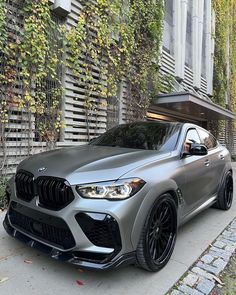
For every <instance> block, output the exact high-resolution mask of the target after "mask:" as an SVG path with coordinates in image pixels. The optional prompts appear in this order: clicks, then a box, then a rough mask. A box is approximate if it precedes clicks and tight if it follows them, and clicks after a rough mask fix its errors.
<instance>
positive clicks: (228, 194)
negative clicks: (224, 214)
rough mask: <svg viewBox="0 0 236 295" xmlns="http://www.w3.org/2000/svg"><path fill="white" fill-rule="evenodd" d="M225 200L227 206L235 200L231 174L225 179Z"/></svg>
mask: <svg viewBox="0 0 236 295" xmlns="http://www.w3.org/2000/svg"><path fill="white" fill-rule="evenodd" d="M225 202H226V206H227V208H230V207H231V205H232V202H233V178H232V176H231V175H227V178H226V181H225Z"/></svg>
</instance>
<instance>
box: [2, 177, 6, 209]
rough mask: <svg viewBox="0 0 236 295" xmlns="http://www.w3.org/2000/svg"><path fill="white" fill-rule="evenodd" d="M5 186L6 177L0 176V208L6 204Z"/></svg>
mask: <svg viewBox="0 0 236 295" xmlns="http://www.w3.org/2000/svg"><path fill="white" fill-rule="evenodd" d="M6 186H7V179H6V178H0V209H5V208H6V206H7V197H6Z"/></svg>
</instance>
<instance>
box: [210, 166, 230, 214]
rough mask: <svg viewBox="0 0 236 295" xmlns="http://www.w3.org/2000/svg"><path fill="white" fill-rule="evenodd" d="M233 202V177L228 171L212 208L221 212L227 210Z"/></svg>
mask: <svg viewBox="0 0 236 295" xmlns="http://www.w3.org/2000/svg"><path fill="white" fill-rule="evenodd" d="M232 202H233V176H232V173H231V171H228V172H227V174H226V176H225V179H224V182H223V184H222V186H221V188H220V190H219V193H218V197H217V202H216V203H215V204H214V208H217V209H221V210H229V209H230V208H231V206H232Z"/></svg>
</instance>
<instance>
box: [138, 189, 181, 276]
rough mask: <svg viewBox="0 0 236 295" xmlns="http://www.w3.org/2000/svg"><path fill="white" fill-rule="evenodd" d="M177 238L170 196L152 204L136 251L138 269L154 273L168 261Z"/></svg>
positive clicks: (174, 210) (164, 196) (175, 221)
mask: <svg viewBox="0 0 236 295" xmlns="http://www.w3.org/2000/svg"><path fill="white" fill-rule="evenodd" d="M176 236H177V206H176V203H175V201H174V199H173V197H172V196H171V195H170V194H164V195H162V196H160V197H159V198H158V199H157V200H156V201H155V203H154V204H153V206H152V208H151V210H150V212H149V214H148V216H147V218H146V221H145V224H144V227H143V229H142V232H141V236H140V240H139V243H138V247H137V250H136V258H137V264H138V266H139V267H141V268H143V269H145V270H147V271H150V272H156V271H159V270H160V269H162V268H163V267H164V266H165V265H166V264H167V262H168V261H169V259H170V257H171V255H172V252H173V250H174V246H175V242H176Z"/></svg>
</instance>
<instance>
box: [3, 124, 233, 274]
mask: <svg viewBox="0 0 236 295" xmlns="http://www.w3.org/2000/svg"><path fill="white" fill-rule="evenodd" d="M7 194H8V197H9V208H8V211H7V214H6V217H5V220H4V227H5V229H6V231H7V232H8V233H9V234H10V235H12V236H13V237H14V238H18V239H20V240H22V241H23V242H25V243H27V244H28V245H29V246H31V247H34V248H37V249H41V250H42V251H45V252H47V253H49V254H50V255H51V257H53V258H56V259H61V260H64V261H67V262H70V263H73V264H76V265H78V266H80V267H86V268H96V269H107V268H110V267H118V266H120V265H123V264H136V265H138V266H140V267H142V268H144V269H146V270H148V271H158V270H160V269H161V268H162V267H164V266H165V265H166V263H167V262H168V260H169V259H170V257H171V254H172V252H173V249H174V245H175V241H176V236H177V228H178V227H179V226H180V225H181V224H183V223H184V222H186V221H187V220H188V219H189V218H191V217H193V216H194V215H195V214H197V213H198V212H199V211H201V210H203V209H205V208H207V207H209V206H212V205H213V206H214V207H216V208H219V209H223V210H228V209H229V208H230V207H231V204H232V198H233V179H232V167H231V160H230V154H229V152H228V150H227V149H226V148H225V147H223V146H222V145H220V144H219V142H218V141H217V140H216V139H215V138H214V137H213V136H212V135H211V134H210V133H209V132H208V131H206V130H204V129H203V128H201V127H199V126H196V125H193V124H182V123H165V122H140V123H132V124H125V125H120V126H118V127H115V128H113V129H111V130H109V131H108V132H106V133H104V134H103V135H101V136H100V137H98V138H96V139H94V140H93V141H92V142H90V143H89V144H88V145H83V146H80V147H73V148H65V149H60V150H55V151H51V152H45V153H42V154H38V155H35V156H32V157H30V158H28V159H26V160H24V161H23V162H22V163H21V164H20V165H19V166H18V169H17V172H16V174H15V176H14V177H13V178H12V179H11V180H10V182H9V185H8V188H7Z"/></svg>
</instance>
